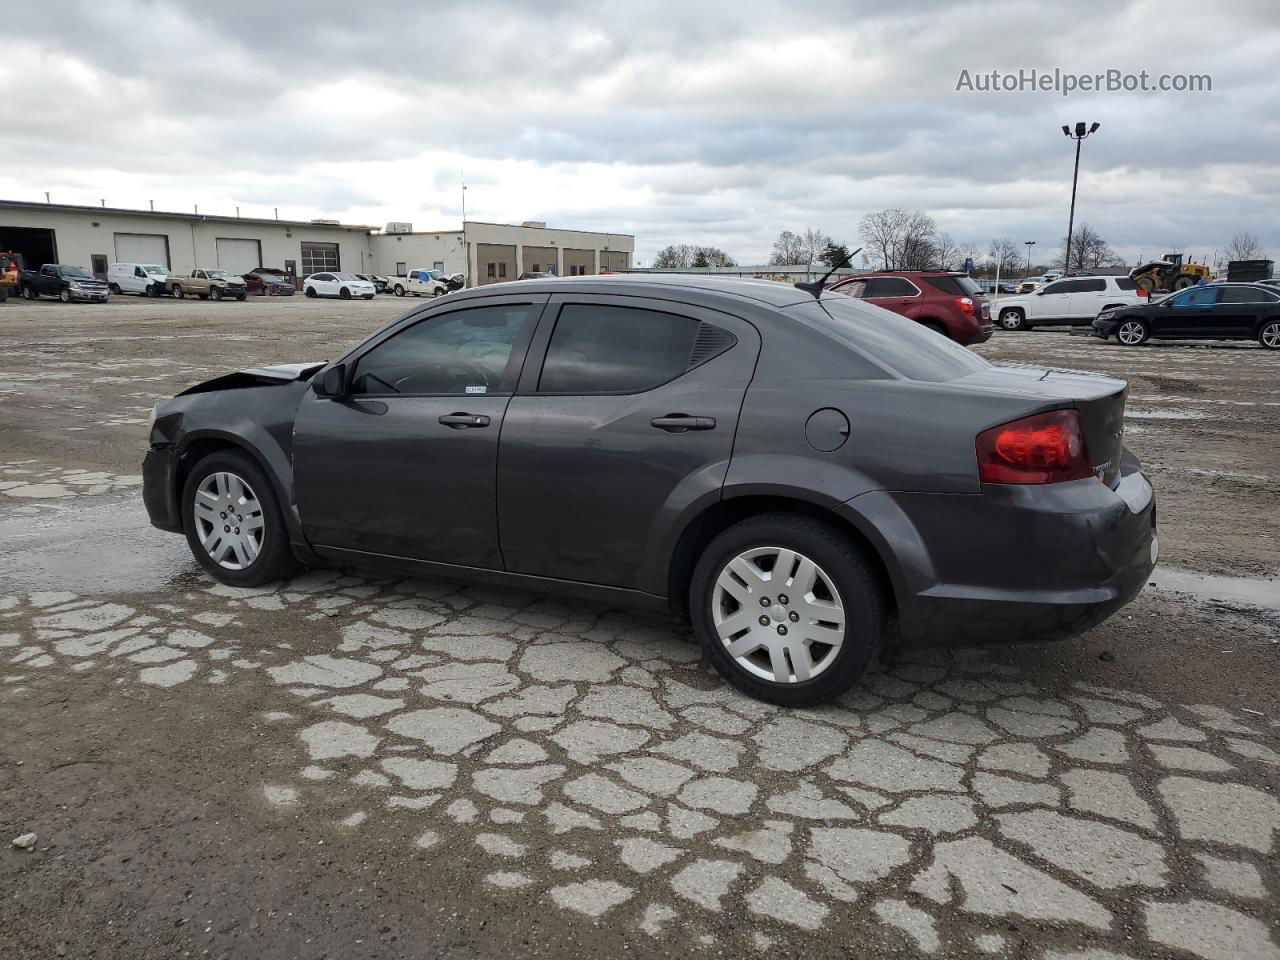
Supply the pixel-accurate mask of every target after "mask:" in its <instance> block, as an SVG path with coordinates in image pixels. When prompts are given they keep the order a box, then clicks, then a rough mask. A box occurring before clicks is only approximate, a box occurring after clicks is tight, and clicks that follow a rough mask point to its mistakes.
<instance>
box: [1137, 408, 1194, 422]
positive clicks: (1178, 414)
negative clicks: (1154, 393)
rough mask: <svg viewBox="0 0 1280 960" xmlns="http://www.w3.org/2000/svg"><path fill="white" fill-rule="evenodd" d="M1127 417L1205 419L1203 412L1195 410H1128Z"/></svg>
mask: <svg viewBox="0 0 1280 960" xmlns="http://www.w3.org/2000/svg"><path fill="white" fill-rule="evenodd" d="M1124 415H1125V416H1126V417H1132V418H1133V419H1134V420H1203V419H1204V414H1203V413H1196V412H1195V411H1193V410H1132V409H1131V410H1126V411H1125V412H1124Z"/></svg>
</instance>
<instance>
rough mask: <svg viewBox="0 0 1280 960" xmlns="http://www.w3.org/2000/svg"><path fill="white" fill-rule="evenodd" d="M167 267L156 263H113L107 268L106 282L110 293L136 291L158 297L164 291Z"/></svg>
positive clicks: (143, 294)
mask: <svg viewBox="0 0 1280 960" xmlns="http://www.w3.org/2000/svg"><path fill="white" fill-rule="evenodd" d="M168 276H169V268H168V267H162V266H160V264H158V263H113V264H111V266H110V268H109V269H108V270H107V283H108V285H109V286H110V288H111V292H112V293H136V294H139V295H141V296H147V297H158V296H160V294H162V293H164V281H165V279H166V278H167V277H168Z"/></svg>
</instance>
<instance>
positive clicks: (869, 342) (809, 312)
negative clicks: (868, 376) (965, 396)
mask: <svg viewBox="0 0 1280 960" xmlns="http://www.w3.org/2000/svg"><path fill="white" fill-rule="evenodd" d="M795 309H796V312H797V313H798V315H799V316H800V317H801V318H802V319H803V320H804V321H805V322H806V323H808V324H810V325H811V326H815V327H819V328H820V329H822V330H823V331H824V332H825V333H827V334H829V335H830V336H832V337H834V338H835V339H836V340H839V341H841V342H843V343H846V344H848V345H849V346H851V347H853V348H854V349H856V350H858V351H860V352H861V353H863V354H865V355H866V356H867V357H869V358H870V359H871V360H873V361H875V362H876V363H878V364H880V365H881V366H883V367H886V368H888V369H889V370H890V371H891V372H892V373H896V374H897V375H898V376H900V377H904V378H906V379H907V380H923V381H926V382H929V383H946V382H947V381H949V380H958V379H959V378H960V377H966V376H968V375H969V374H971V373H976V372H978V371H979V370H985V369H987V368H988V367H989V366H991V364H989V363H987V361H986V360H983V359H982V358H981V357H980V356H978V355H977V354H976V353H972V352H971V351H969V350H966V349H965V348H964V347H962V346H960V345H959V344H957V343H955V342H953V341H951V340H948V339H947V338H946V337H944V336H942V335H940V334H937V333H934V332H933V331H932V330H929V329H928V328H926V327H922V326H920V324H918V323H916V322H915V321H914V320H908V319H907V318H906V317H902V316H899V315H898V314H896V313H891V312H889V311H888V310H882V309H880V308H879V307H873V306H870V305H869V304H865V303H860V302H859V301H857V300H854V299H852V298H851V297H841V296H831V297H823V298H822V301H821V302H820V303H819V302H816V301H815V302H814V303H804V304H800V305H799V306H798V307H797V308H795Z"/></svg>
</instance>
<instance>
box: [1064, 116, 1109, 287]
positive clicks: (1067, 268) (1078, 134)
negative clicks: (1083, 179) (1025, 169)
mask: <svg viewBox="0 0 1280 960" xmlns="http://www.w3.org/2000/svg"><path fill="white" fill-rule="evenodd" d="M1100 126H1102V124H1100V123H1094V124H1093V125H1092V126H1086V125H1085V122H1084V121H1083V120H1081V121H1080V122H1079V123H1077V124H1076V129H1075V132H1074V133H1073V132H1072V130H1071V128H1070V127H1068V126H1067V125H1066V124H1065V123H1064V124H1063V125H1062V132H1063V133H1064V134H1065V135H1066V136H1068V137H1070V138H1071V139H1072V140H1074V141H1075V142H1076V165H1075V171H1074V172H1073V173H1072V174H1071V214H1070V215H1069V216H1068V217H1067V256H1066V263H1064V264H1063V265H1062V273H1063V276H1070V275H1071V232H1072V231H1073V230H1075V226H1076V181H1077V180H1079V179H1080V141H1082V140H1084V138H1085V137H1087V136H1089V134H1091V133H1097V132H1098V128H1099V127H1100Z"/></svg>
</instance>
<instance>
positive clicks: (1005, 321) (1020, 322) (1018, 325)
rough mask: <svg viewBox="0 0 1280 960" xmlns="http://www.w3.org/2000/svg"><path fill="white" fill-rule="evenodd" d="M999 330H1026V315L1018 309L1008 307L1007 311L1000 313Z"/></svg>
mask: <svg viewBox="0 0 1280 960" xmlns="http://www.w3.org/2000/svg"><path fill="white" fill-rule="evenodd" d="M999 322H1000V329H1002V330H1010V331H1014V330H1026V329H1027V315H1026V313H1025V312H1023V311H1022V310H1021V309H1020V308H1018V307H1010V308H1009V309H1007V310H1001V311H1000V321H999Z"/></svg>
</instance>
